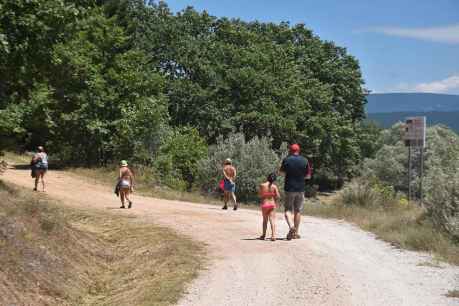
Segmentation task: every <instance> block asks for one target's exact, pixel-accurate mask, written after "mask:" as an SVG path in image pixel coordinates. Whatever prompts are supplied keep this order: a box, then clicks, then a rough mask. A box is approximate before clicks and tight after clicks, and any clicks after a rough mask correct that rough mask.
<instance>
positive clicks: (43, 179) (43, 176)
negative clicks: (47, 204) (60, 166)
mask: <svg viewBox="0 0 459 306" xmlns="http://www.w3.org/2000/svg"><path fill="white" fill-rule="evenodd" d="M40 178H41V186H42V187H43V192H45V172H44V171H43V172H41V173H40Z"/></svg>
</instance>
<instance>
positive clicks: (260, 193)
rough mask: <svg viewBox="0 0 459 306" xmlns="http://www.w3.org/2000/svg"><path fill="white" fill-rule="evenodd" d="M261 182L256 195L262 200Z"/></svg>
mask: <svg viewBox="0 0 459 306" xmlns="http://www.w3.org/2000/svg"><path fill="white" fill-rule="evenodd" d="M262 186H263V184H260V186H258V196H259V197H260V199H262V200H263V197H262V196H263V187H262Z"/></svg>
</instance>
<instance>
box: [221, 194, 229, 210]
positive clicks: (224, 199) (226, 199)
mask: <svg viewBox="0 0 459 306" xmlns="http://www.w3.org/2000/svg"><path fill="white" fill-rule="evenodd" d="M223 204H224V205H223V207H222V209H228V191H223Z"/></svg>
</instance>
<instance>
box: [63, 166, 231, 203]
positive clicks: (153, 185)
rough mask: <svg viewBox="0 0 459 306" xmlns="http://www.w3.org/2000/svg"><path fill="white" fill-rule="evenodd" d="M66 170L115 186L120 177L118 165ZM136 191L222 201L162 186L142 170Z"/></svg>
mask: <svg viewBox="0 0 459 306" xmlns="http://www.w3.org/2000/svg"><path fill="white" fill-rule="evenodd" d="M66 170H67V171H68V172H69V173H72V174H74V175H78V176H83V177H85V178H89V179H92V180H93V181H94V182H95V183H102V184H106V185H112V186H113V187H114V186H115V182H116V178H117V177H118V168H116V166H114V167H110V168H69V169H66ZM135 191H136V192H137V193H140V194H142V195H145V196H151V197H155V198H160V199H166V200H177V201H187V202H193V203H207V204H219V205H221V203H222V202H221V201H220V200H219V199H217V198H213V197H210V196H204V195H202V194H200V193H199V192H186V191H177V190H173V189H171V188H168V187H165V186H161V185H160V184H158V183H157V181H156V179H155V177H154V176H153V175H152V174H151V173H149V172H147V171H142V170H137V171H135Z"/></svg>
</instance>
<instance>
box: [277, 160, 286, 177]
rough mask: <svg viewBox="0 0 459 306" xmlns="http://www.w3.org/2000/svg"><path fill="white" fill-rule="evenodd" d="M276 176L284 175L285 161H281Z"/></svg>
mask: <svg viewBox="0 0 459 306" xmlns="http://www.w3.org/2000/svg"><path fill="white" fill-rule="evenodd" d="M277 175H285V159H284V160H283V161H282V163H281V166H280V167H279V170H277Z"/></svg>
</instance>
